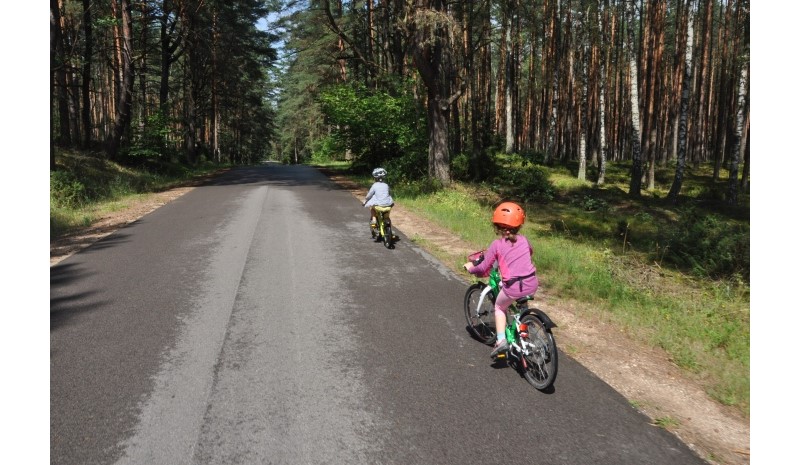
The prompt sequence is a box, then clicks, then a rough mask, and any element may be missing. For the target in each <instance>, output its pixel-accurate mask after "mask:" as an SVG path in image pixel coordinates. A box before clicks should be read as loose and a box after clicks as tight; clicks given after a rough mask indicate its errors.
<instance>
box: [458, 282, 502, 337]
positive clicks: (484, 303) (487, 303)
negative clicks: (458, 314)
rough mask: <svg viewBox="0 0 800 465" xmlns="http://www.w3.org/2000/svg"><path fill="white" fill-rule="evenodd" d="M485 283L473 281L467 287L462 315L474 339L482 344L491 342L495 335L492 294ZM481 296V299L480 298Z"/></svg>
mask: <svg viewBox="0 0 800 465" xmlns="http://www.w3.org/2000/svg"><path fill="white" fill-rule="evenodd" d="M485 289H487V286H486V284H485V283H475V284H473V285H471V286H470V287H469V288H467V293H466V294H465V295H464V316H466V318H467V328H468V329H469V332H470V333H471V334H472V336H474V337H475V339H477V340H479V341H481V342H482V343H484V344H493V343H494V340H495V338H496V337H497V330H496V329H495V322H494V295H493V293H492V291H491V290H489V291H488V292H486V293H485V294H484V290H485ZM481 296H483V300H481Z"/></svg>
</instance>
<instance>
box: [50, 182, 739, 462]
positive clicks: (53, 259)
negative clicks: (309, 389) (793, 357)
mask: <svg viewBox="0 0 800 465" xmlns="http://www.w3.org/2000/svg"><path fill="white" fill-rule="evenodd" d="M329 177H330V178H331V179H332V180H333V181H334V182H336V183H337V184H339V185H340V186H341V187H342V188H344V189H346V190H348V191H350V192H351V193H352V194H353V196H355V197H356V198H358V199H359V200H363V199H364V196H365V195H366V189H363V188H360V187H359V186H358V185H356V184H353V183H351V182H349V181H348V180H347V179H345V178H343V177H340V176H335V175H331V174H329ZM192 189H193V187H181V188H176V189H172V190H169V191H165V192H161V193H156V194H152V195H150V196H147V197H145V198H142V199H139V200H136V201H133V202H131V203H130V204H129V205H128V206H127V208H123V209H121V210H119V211H116V212H113V213H110V214H108V215H106V216H105V217H103V218H101V219H100V220H98V221H97V222H96V223H95V224H93V225H91V226H90V227H88V228H84V229H82V230H81V231H78V232H76V233H75V234H71V235H70V236H68V237H64V238H59V239H57V240H51V242H50V265H51V266H52V265H54V264H56V263H58V262H60V261H61V260H63V259H65V258H66V257H68V256H70V255H72V254H73V253H75V252H77V251H79V250H81V249H83V248H84V247H87V246H89V245H91V244H92V243H93V242H95V241H97V240H99V239H101V238H103V237H105V236H106V235H108V234H110V233H112V232H113V231H115V230H117V229H119V228H120V227H123V226H125V225H126V224H128V223H131V222H133V221H136V220H137V219H139V218H141V217H142V216H144V215H146V214H147V213H150V212H151V211H153V210H155V209H157V208H159V207H160V206H162V205H164V204H166V203H168V202H170V201H172V200H174V199H176V198H178V197H180V196H182V195H184V194H186V193H187V192H189V191H191V190H192ZM392 220H393V221H392V223H393V224H394V225H395V227H396V228H397V229H398V230H399V231H400V232H402V233H403V234H404V235H405V236H407V237H408V238H410V239H413V240H415V241H416V242H418V243H419V245H420V246H421V247H424V248H428V249H430V250H431V251H432V253H434V254H441V253H444V254H447V255H452V256H455V257H463V256H466V255H467V254H468V253H469V252H472V250H469V249H468V248H467V247H466V246H465V245H463V244H461V243H460V241H459V240H458V238H456V237H454V236H451V235H448V234H446V233H445V232H443V231H442V230H441V228H438V227H435V226H434V225H433V224H432V223H430V222H429V221H427V220H425V219H424V218H421V217H418V216H416V215H413V214H412V213H411V212H409V211H407V210H406V209H404V208H403V206H402V205H397V206H396V207H395V208H394V209H393V210H392ZM536 297H537V304H538V306H539V307H540V308H541V309H542V310H544V311H545V312H547V314H548V315H550V317H551V318H553V320H554V321H556V322H557V323H558V328H556V330H555V332H556V338H557V340H558V345H559V348H561V349H562V350H564V351H566V353H567V354H569V356H571V357H572V358H573V359H575V360H577V361H578V362H580V363H581V365H583V366H585V367H586V368H587V369H589V370H591V371H592V372H593V373H594V374H595V375H597V376H598V377H599V378H601V379H602V380H603V381H605V382H606V383H608V384H609V385H610V386H612V387H613V388H614V389H615V390H617V391H618V392H619V393H621V394H622V395H624V396H625V397H626V398H627V399H628V400H629V401H630V402H631V404H632V405H635V406H636V408H638V409H639V410H640V411H642V412H643V413H644V414H645V415H647V416H648V417H650V418H651V419H652V420H653V424H654V426H653V427H654V428H655V427H658V426H656V425H655V423H656V421H657V420H665V419H669V421H662V423H665V424H667V425H670V426H668V429H669V430H670V431H671V432H672V433H673V434H675V435H676V436H678V437H679V438H680V439H681V440H682V441H683V442H684V443H686V444H687V445H688V446H689V447H691V448H692V449H693V450H694V451H695V452H696V453H697V454H698V455H699V456H700V457H703V458H704V459H705V460H707V461H709V462H710V463H713V464H720V465H741V464H749V463H750V423H749V421H748V420H747V419H746V418H742V417H741V415H739V414H738V412H736V411H734V410H733V409H731V408H728V407H725V406H723V405H721V404H719V403H718V402H715V401H714V400H712V399H711V398H709V397H708V396H707V395H706V394H705V392H704V391H703V389H702V387H701V386H700V385H699V384H698V383H696V382H695V381H693V380H692V379H691V378H689V377H687V376H685V375H683V374H682V372H681V370H680V369H679V368H678V367H677V366H676V365H674V364H673V363H672V362H670V360H669V358H668V357H667V355H666V354H665V353H663V352H661V351H659V350H655V349H651V348H647V347H643V346H642V345H640V344H638V343H636V342H634V341H632V340H631V339H630V338H628V337H626V336H625V334H624V333H623V332H622V331H620V330H619V329H617V328H614V327H612V326H610V325H608V324H607V323H605V322H602V321H596V320H591V321H589V320H587V319H586V317H585V316H584V315H585V312H581V311H580V304H579V303H577V302H570V301H565V300H562V299H557V298H555V297H551V296H549V295H548V294H547V293H546V292H539V293H537V294H536Z"/></svg>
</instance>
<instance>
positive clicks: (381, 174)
mask: <svg viewBox="0 0 800 465" xmlns="http://www.w3.org/2000/svg"><path fill="white" fill-rule="evenodd" d="M372 177H373V178H375V179H383V178H385V177H386V170H385V169H383V168H375V169H374V170H372Z"/></svg>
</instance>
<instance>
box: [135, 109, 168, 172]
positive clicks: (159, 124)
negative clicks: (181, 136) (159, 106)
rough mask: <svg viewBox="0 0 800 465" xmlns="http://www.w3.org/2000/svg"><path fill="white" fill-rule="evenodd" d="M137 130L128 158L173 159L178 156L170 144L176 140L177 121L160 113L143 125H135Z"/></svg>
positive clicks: (151, 116) (150, 117)
mask: <svg viewBox="0 0 800 465" xmlns="http://www.w3.org/2000/svg"><path fill="white" fill-rule="evenodd" d="M132 127H133V128H135V129H136V131H135V133H134V137H133V141H132V142H131V146H130V149H129V150H128V157H131V158H134V159H152V160H158V159H167V160H168V159H172V158H174V157H176V156H177V151H176V150H175V146H174V145H170V144H168V142H167V141H168V140H169V138H171V137H172V138H175V137H176V136H177V134H176V129H175V127H176V125H175V121H172V120H171V119H170V118H168V117H167V116H165V115H164V114H163V113H161V112H158V113H155V114H153V115H150V116H148V117H146V118H145V119H144V121H143V122H142V124H138V123H137V124H133V125H132Z"/></svg>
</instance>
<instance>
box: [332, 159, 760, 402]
mask: <svg viewBox="0 0 800 465" xmlns="http://www.w3.org/2000/svg"><path fill="white" fill-rule="evenodd" d="M340 169H342V168H341V167H340ZM548 175H549V177H550V179H551V181H552V182H553V185H554V187H555V195H554V197H553V198H552V199H550V200H548V201H546V202H535V201H533V202H528V203H527V204H526V205H525V206H526V211H527V212H528V218H527V222H526V225H525V227H524V230H523V232H524V233H525V234H526V235H527V236H528V237H529V238H530V239H531V241H532V242H533V244H534V247H535V249H536V253H535V261H536V265H537V267H538V269H539V270H540V272H541V275H542V281H543V285H545V286H547V289H548V295H550V296H551V297H552V298H554V299H555V300H556V301H557V300H558V298H567V299H573V300H576V301H579V302H582V303H583V304H584V305H583V308H584V309H585V310H583V311H586V312H589V313H591V315H589V316H591V317H593V318H600V319H603V320H604V321H610V322H612V323H614V324H615V325H617V326H618V327H620V328H622V329H623V330H624V331H625V332H626V333H627V334H629V335H630V336H631V337H633V338H634V339H636V340H638V341H640V342H642V343H645V344H648V345H651V346H655V347H660V348H662V349H664V350H665V351H666V352H667V353H668V354H670V356H671V358H672V360H673V361H674V363H676V364H677V365H678V366H680V367H681V368H682V369H684V370H685V371H686V372H687V373H688V374H690V375H691V376H693V377H695V378H696V379H697V380H698V381H700V382H701V383H702V384H703V385H704V386H705V387H706V390H707V392H708V393H709V395H710V396H711V397H713V398H714V399H716V400H718V401H719V402H721V403H723V404H725V405H730V406H733V407H735V408H737V409H738V410H739V411H741V412H742V413H743V414H744V415H746V416H749V411H750V374H749V373H750V326H749V323H750V294H749V286H748V285H747V284H746V282H745V281H743V280H742V279H738V278H736V277H734V278H730V277H729V278H726V279H714V278H711V277H709V276H699V275H698V274H697V273H695V272H693V270H694V271H697V270H695V269H694V268H692V267H691V266H688V267H687V266H684V267H681V266H679V265H680V262H679V261H678V260H676V261H674V262H668V261H667V260H665V257H666V256H667V254H668V253H669V251H665V250H664V247H665V246H664V245H663V244H664V243H663V242H660V241H662V240H663V237H664V231H665V230H666V229H669V228H670V227H672V226H671V225H674V223H675V222H676V221H678V220H680V218H681V216H680V215H681V213H680V211H678V210H677V209H675V208H673V207H670V206H667V205H665V204H664V203H663V202H661V201H659V199H658V197H659V196H661V197H662V198H663V197H665V196H666V190H658V189H656V190H654V191H652V192H648V193H646V194H645V196H644V198H643V199H641V200H639V201H636V202H632V201H631V200H630V199H628V198H627V196H625V195H624V189H623V187H621V186H620V185H619V183H617V184H611V185H609V186H608V187H606V188H604V189H597V188H593V187H592V186H591V185H589V184H588V183H582V182H578V181H576V180H574V179H573V178H572V177H571V176H570V175H569V173H564V172H562V171H559V170H551V171H550V172H549V173H548ZM613 175H614V173H612V177H613ZM619 178H620V179H622V180H624V176H619ZM354 180H355V181H358V182H360V183H362V184H363V185H365V186H368V185H369V183H370V182H371V180H370V179H368V178H358V177H355V178H354ZM687 187H688V189H689V190H690V191H691V190H695V191H703V192H707V190H706V189H704V188H701V187H699V186H698V185H697V184H695V183H692V182H689V183H688V186H687ZM667 188H668V186H667ZM392 194H393V196H394V198H395V200H396V201H397V202H398V203H401V204H402V205H403V206H404V207H405V208H407V209H409V210H411V211H413V212H415V213H416V214H419V215H422V216H424V217H425V218H427V219H429V220H431V221H433V222H434V223H436V224H437V225H439V226H440V227H442V228H443V229H446V230H448V231H451V232H453V233H454V234H456V235H457V236H459V237H460V238H461V240H463V241H464V242H465V244H467V245H469V246H471V247H473V248H474V249H475V250H478V249H480V248H484V247H486V246H487V245H488V244H489V243H490V242H491V241H492V240H493V239H494V238H495V236H494V234H493V231H492V228H491V227H490V224H489V221H490V220H489V219H490V217H491V211H492V203H494V202H496V201H497V200H498V199H499V198H500V197H499V194H498V192H497V191H496V190H495V186H486V185H471V184H458V183H456V184H454V185H452V186H451V187H449V188H447V189H438V190H436V189H428V188H426V187H425V186H420V185H419V184H416V183H405V184H403V183H398V184H397V185H392ZM587 207H592V208H587ZM708 208H710V209H711V210H704V212H706V214H711V213H710V211H712V210H714V208H717V206H716V205H713V206H711V207H708ZM739 214H740V213H739V212H726V215H725V217H726V218H731V217H733V219H731V220H729V221H732V222H733V223H735V224H739V225H741V223H747V222H748V221H747V220H746V219H741V218H740V219H737V218H736V217H737V215H739ZM621 224H624V225H626V227H625V228H622V229H620V225H621ZM747 239H748V240H749V235H748V237H747ZM678 246H679V245H678V244H675V245H671V247H678ZM431 252H432V253H433V254H434V255H437V256H438V257H439V258H440V259H441V260H442V261H443V262H445V263H447V264H448V265H451V266H453V267H454V269H457V267H458V265H459V264H460V263H461V262H463V259H464V257H450V256H447V255H446V254H445V253H444V252H442V251H437V250H432V251H431ZM659 259H660V260H659ZM661 262H663V263H661Z"/></svg>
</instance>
